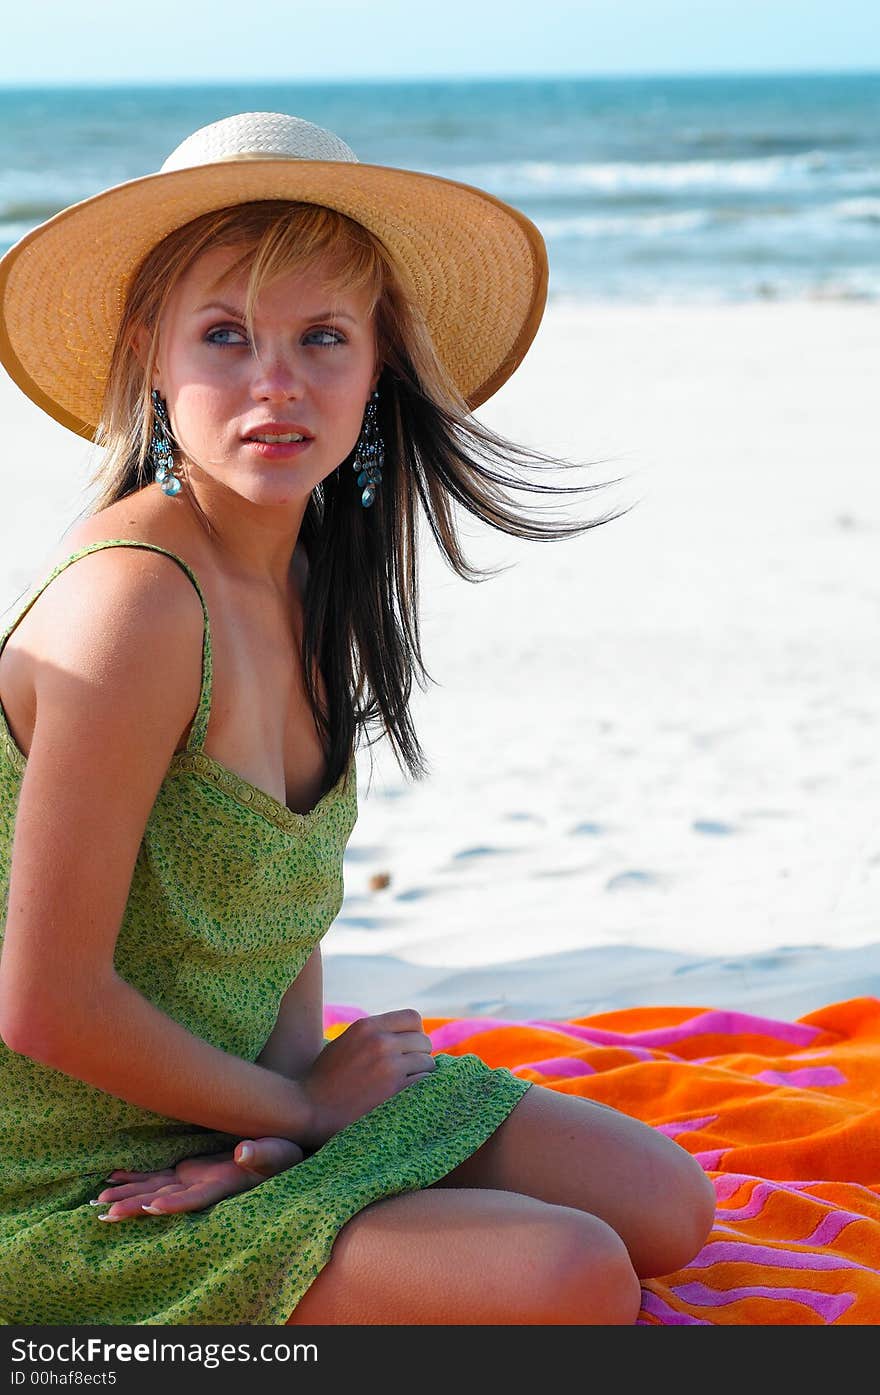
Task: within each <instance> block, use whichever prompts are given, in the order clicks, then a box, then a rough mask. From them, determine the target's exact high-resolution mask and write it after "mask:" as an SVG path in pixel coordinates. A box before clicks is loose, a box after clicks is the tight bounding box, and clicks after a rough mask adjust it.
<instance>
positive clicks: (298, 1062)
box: [257, 945, 324, 1080]
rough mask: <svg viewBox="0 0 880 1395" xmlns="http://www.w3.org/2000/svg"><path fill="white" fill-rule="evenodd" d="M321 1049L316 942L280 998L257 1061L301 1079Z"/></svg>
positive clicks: (321, 990) (320, 973)
mask: <svg viewBox="0 0 880 1395" xmlns="http://www.w3.org/2000/svg"><path fill="white" fill-rule="evenodd" d="M323 1049H324V975H323V971H322V964H321V947H320V945H317V946H316V947H315V949H314V950H313V951H312V953H311V954H310V955H309V957H308V959H307V960H306V962H305V964H304V965H303V966H302V968H301V969H300V971H299V973H298V974H297V976H296V978H295V979H294V981H293V983H292V984H291V985H290V987H289V988H288V990H287V992H286V993H285V995H284V997H283V998H282V999H281V1006H280V1008H279V1009H278V1017H277V1018H276V1020H275V1026H274V1027H273V1028H272V1031H271V1033H270V1035H269V1038H268V1040H267V1042H266V1045H265V1046H264V1047H263V1049H262V1051H261V1052H260V1054H259V1056H258V1057H257V1064H258V1065H260V1066H266V1068H267V1069H268V1070H274V1071H277V1072H278V1074H279V1075H286V1076H287V1077H288V1078H289V1079H291V1080H302V1079H303V1077H304V1076H306V1075H307V1074H308V1072H309V1071H310V1070H311V1068H312V1066H313V1065H314V1064H315V1062H316V1061H317V1059H318V1057H319V1056H320V1054H321V1052H322V1050H323Z"/></svg>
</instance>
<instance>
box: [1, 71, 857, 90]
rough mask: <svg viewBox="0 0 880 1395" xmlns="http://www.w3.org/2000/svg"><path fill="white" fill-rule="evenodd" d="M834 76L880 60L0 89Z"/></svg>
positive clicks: (86, 82)
mask: <svg viewBox="0 0 880 1395" xmlns="http://www.w3.org/2000/svg"><path fill="white" fill-rule="evenodd" d="M773 77H777V78H785V77H802V78H810V77H813V78H832V77H880V66H878V67H873V68H865V67H838V68H800V67H791V68H780V67H767V68H705V69H685V70H683V69H671V68H670V69H660V68H657V69H643V70H642V69H629V70H627V71H623V70H621V71H620V72H595V73H588V72H577V73H574V72H571V73H569V72H558V71H556V72H549V71H548V72H531V73H524V72H511V73H405V74H394V75H390V74H378V75H376V76H372V77H368V76H365V75H363V74H346V75H343V76H338V75H336V76H333V77H299V76H297V77H281V76H278V77H268V78H267V77H240V76H239V77H228V76H224V77H211V78H204V77H169V78H160V79H155V78H146V77H132V78H127V79H112V80H105V79H103V78H86V79H83V78H79V79H78V80H76V81H70V80H69V79H66V78H58V79H49V80H46V79H45V78H44V79H43V80H42V81H39V82H38V81H28V82H20V81H13V80H7V79H5V78H2V77H0V92H45V91H71V92H72V91H84V90H94V89H99V90H103V91H114V90H117V89H119V88H132V87H140V88H144V89H150V90H152V89H155V88H169V87H193V88H212V87H354V86H362V87H370V86H377V87H378V86H394V85H404V84H413V83H419V84H424V85H426V86H428V85H430V84H431V83H438V84H439V83H491V82H497V83H503V82H620V81H634V82H641V81H645V80H648V81H650V80H653V79H665V78H673V79H677V80H693V81H700V80H702V79H705V78H740V79H741V78H773Z"/></svg>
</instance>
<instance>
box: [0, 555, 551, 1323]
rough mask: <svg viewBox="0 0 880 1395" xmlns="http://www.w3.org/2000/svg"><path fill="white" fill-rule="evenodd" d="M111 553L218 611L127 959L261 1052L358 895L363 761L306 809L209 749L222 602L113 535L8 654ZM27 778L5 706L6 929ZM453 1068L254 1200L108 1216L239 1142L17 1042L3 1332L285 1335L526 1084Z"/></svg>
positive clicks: (165, 1006) (2, 1110)
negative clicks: (84, 1329) (280, 1330)
mask: <svg viewBox="0 0 880 1395" xmlns="http://www.w3.org/2000/svg"><path fill="white" fill-rule="evenodd" d="M103 547H149V548H151V549H152V550H153V551H156V552H162V553H165V555H166V556H168V557H172V558H173V559H174V561H175V562H177V563H179V565H180V566H181V567H182V568H183V569H184V571H185V572H186V573H187V575H188V576H189V577H190V579H191V580H192V583H193V585H194V586H195V587H196V590H197V591H198V593H199V597H200V599H201V601H202V606H203V609H204V612H205V630H204V646H203V657H202V687H201V694H200V698H199V705H198V710H197V713H196V717H195V720H194V722H193V726H192V730H191V734H190V739H189V742H188V745H187V748H186V750H185V751H182V752H179V753H178V754H176V755H175V756H174V757H173V758H172V761H171V764H170V766H169V769H168V773H167V775H166V776H165V779H164V780H163V782H162V785H161V787H160V790H159V794H158V796H157V798H156V801H155V804H154V806H153V808H152V810H151V812H150V817H149V820H148V822H147V826H146V829H145V832H144V837H143V841H142V843H141V846H140V849H139V852H138V857H137V862H136V866H135V870H134V874H133V877H132V882H131V888H130V893H129V897H128V902H127V906H126V910H125V914H124V917H123V921H122V926H121V929H120V932H119V937H118V940H117V944H116V950H115V967H116V970H117V972H118V973H119V974H120V975H121V976H122V977H123V978H125V979H126V980H127V981H128V982H129V983H130V984H131V985H132V986H133V987H134V988H136V989H137V990H138V991H139V992H140V993H142V994H143V995H144V996H145V997H146V998H148V999H150V1001H152V1002H153V1003H155V1004H156V1006H157V1007H159V1008H161V1009H162V1011H164V1012H166V1013H168V1015H169V1016H171V1017H173V1018H175V1019H176V1020H177V1021H178V1022H180V1023H182V1024H183V1026H185V1027H186V1028H188V1030H189V1031H191V1032H194V1033H196V1034H197V1035H198V1036H200V1037H202V1038H204V1040H206V1041H208V1042H210V1043H211V1044H212V1045H214V1046H217V1047H219V1048H221V1049H222V1050H224V1051H228V1052H231V1053H233V1054H235V1055H237V1056H240V1057H242V1058H243V1059H245V1060H249V1061H254V1060H256V1058H257V1056H259V1054H260V1052H261V1050H262V1048H263V1046H264V1044H265V1042H266V1040H267V1038H268V1036H269V1034H270V1032H271V1030H272V1027H273V1026H274V1023H275V1020H276V1017H277V1013H278V1009H279V1005H280V1002H281V999H282V996H283V995H284V992H285V990H286V988H287V987H288V986H289V984H290V983H291V982H292V981H293V979H294V978H295V977H296V975H297V974H298V973H299V971H300V969H301V968H302V966H303V964H304V963H305V961H306V959H307V958H308V956H309V954H310V953H311V951H312V950H313V949H314V948H315V946H316V945H317V944H318V942H319V941H320V940H321V938H322V937H323V935H324V934H325V933H326V931H327V929H328V928H329V926H330V924H331V922H332V921H333V919H334V918H335V916H336V915H337V914H338V912H339V909H340V906H341V904H342V898H343V875H342V873H343V854H344V852H345V847H346V844H347V842H348V839H349V837H350V835H351V831H352V829H353V827H354V824H355V821H356V818H357V789H356V783H357V772H356V766H355V761H354V757H352V760H351V763H350V765H349V768H348V770H347V771H345V772H344V773H343V775H342V777H341V778H340V779H339V781H338V782H337V783H336V785H335V786H334V787H333V788H332V789H330V790H329V791H328V792H327V793H326V794H325V795H324V797H323V798H322V799H321V800H320V801H319V802H318V803H317V804H316V805H315V807H314V809H312V810H311V811H310V812H309V813H308V814H298V813H294V812H292V811H291V810H290V809H288V808H287V807H286V806H285V805H283V804H281V803H279V802H278V801H277V800H275V799H273V798H271V797H270V796H269V795H267V794H265V793H264V792H263V791H260V790H258V789H256V788H255V787H254V786H253V785H251V784H249V783H248V782H247V781H246V780H243V779H241V778H240V777H239V776H237V775H235V774H234V773H233V772H232V771H230V770H229V769H228V768H226V767H225V766H223V765H221V764H219V763H218V762H217V761H215V760H213V759H212V758H211V757H210V756H207V755H205V753H204V752H203V750H202V745H203V743H204V739H205V732H206V730H207V725H208V715H209V712H210V707H211V679H212V660H211V633H210V623H209V618H208V611H207V607H206V605H205V599H204V596H203V594H202V591H201V588H200V586H199V583H198V581H197V580H196V577H195V576H194V575H193V572H192V571H191V569H190V568H189V567H188V566H187V564H186V563H185V562H183V561H182V560H181V559H180V558H179V557H177V556H176V555H175V554H174V553H171V552H168V551H167V549H165V548H161V547H155V546H154V545H153V544H149V543H141V542H135V541H132V540H129V539H121V538H117V539H112V540H106V541H103V542H96V543H93V544H92V545H91V546H89V547H84V548H82V549H81V550H80V551H78V552H75V553H74V554H73V555H72V556H71V557H68V558H67V559H66V561H64V562H62V563H61V564H60V565H59V566H57V567H56V568H55V570H54V571H53V572H52V573H51V575H50V576H49V577H48V578H47V579H46V581H45V582H43V583H42V585H41V586H40V587H39V588H38V590H37V591H36V592H35V593H34V594H33V595H32V596H31V598H30V600H29V601H28V602H27V604H26V605H25V607H24V609H23V610H21V611H20V613H19V615H18V616H17V617H16V619H15V620H14V621H13V622H12V624H11V625H9V626H8V628H7V629H6V630H5V631H4V632H3V634H2V636H0V651H2V649H3V646H4V644H5V642H6V639H7V638H8V636H9V634H10V633H11V632H12V630H13V629H14V628H15V625H16V624H17V623H18V620H19V619H21V617H22V616H23V615H24V614H25V613H26V612H27V610H28V609H29V608H30V606H31V605H32V604H33V603H34V601H35V600H36V599H37V597H38V596H39V595H40V594H41V593H42V591H43V590H44V589H45V587H46V586H47V585H48V584H49V583H50V582H51V581H52V580H53V579H54V577H55V576H57V575H58V573H59V572H61V571H62V570H63V569H64V568H65V567H67V566H69V565H70V564H71V563H72V562H75V561H77V560H78V559H79V558H81V557H84V556H86V555H87V554H88V553H90V552H93V551H95V550H96V549H98V548H103ZM25 765H26V760H25V757H24V755H23V754H22V752H21V751H20V750H19V749H18V747H17V746H16V744H15V742H14V741H13V738H12V735H11V732H10V730H9V726H8V723H7V721H6V716H5V713H4V712H3V709H2V706H0V910H2V923H3V924H5V919H6V910H7V907H8V896H9V876H10V862H11V854H12V839H13V830H14V825H15V814H16V807H17V801H18V795H19V791H20V788H21V782H22V778H23V776H24V772H25ZM71 952H73V947H71ZM108 1048H112V1043H108ZM435 1060H436V1070H434V1071H432V1072H431V1074H430V1075H429V1076H426V1077H425V1078H423V1079H421V1080H418V1081H414V1082H413V1084H412V1085H410V1086H408V1087H407V1088H406V1089H404V1090H402V1091H401V1092H400V1093H399V1094H397V1095H394V1096H392V1097H391V1098H390V1099H388V1100H386V1101H384V1103H382V1104H380V1105H378V1106H377V1107H376V1108H375V1109H372V1110H370V1111H369V1113H367V1114H365V1115H363V1116H362V1117H361V1118H360V1119H357V1120H355V1122H354V1123H352V1124H350V1125H349V1126H348V1127H347V1128H345V1129H343V1130H342V1131H341V1132H339V1133H337V1134H336V1135H335V1136H334V1137H333V1138H331V1139H330V1140H329V1141H328V1142H327V1143H325V1144H324V1146H323V1147H322V1148H320V1149H318V1150H317V1151H316V1152H315V1153H313V1154H311V1155H310V1156H309V1157H308V1158H306V1159H305V1161H303V1162H302V1163H299V1164H298V1165H297V1166H295V1167H292V1168H290V1169H288V1170H287V1171H286V1172H283V1173H280V1174H279V1175H278V1176H276V1177H272V1178H270V1179H268V1180H267V1181H265V1182H262V1183H260V1184H259V1185H258V1186H256V1187H254V1188H253V1189H252V1190H251V1191H248V1192H243V1193H241V1194H239V1195H237V1196H233V1197H229V1198H227V1199H225V1200H223V1201H220V1202H217V1203H216V1204H215V1205H214V1206H211V1207H208V1208H207V1209H205V1210H203V1211H196V1212H190V1213H185V1214H182V1215H178V1216H167V1217H158V1216H155V1217H150V1218H149V1220H148V1221H126V1222H122V1223H120V1224H118V1225H107V1224H106V1223H102V1222H100V1221H99V1220H98V1218H97V1212H98V1211H99V1210H100V1208H97V1207H93V1206H90V1205H89V1204H88V1203H89V1200H90V1198H92V1197H94V1196H95V1195H96V1194H97V1192H98V1191H100V1190H101V1188H102V1186H103V1185H104V1180H105V1178H106V1177H107V1175H108V1173H110V1172H111V1171H113V1170H114V1169H116V1168H121V1169H126V1170H140V1171H148V1170H153V1169H157V1168H166V1167H170V1166H173V1165H174V1163H176V1162H178V1161H179V1160H180V1159H182V1158H187V1157H191V1156H193V1155H195V1154H199V1153H212V1152H222V1151H223V1150H225V1149H229V1148H232V1147H233V1146H234V1145H235V1143H236V1142H237V1141H238V1137H239V1136H238V1135H233V1134H226V1133H220V1132H215V1131H212V1130H208V1129H205V1128H202V1127H200V1126H197V1125H195V1124H189V1123H185V1122H181V1121H180V1120H177V1119H171V1118H167V1117H165V1116H164V1115H161V1114H154V1113H151V1112H150V1111H149V1110H146V1109H142V1108H140V1107H138V1106H135V1105H133V1104H129V1103H127V1102H126V1101H125V1100H123V1099H120V1098H118V1097H117V1096H115V1095H111V1094H108V1093H106V1092H104V1091H102V1090H99V1089H97V1088H95V1087H94V1086H92V1085H89V1084H87V1083H85V1082H83V1081H80V1080H78V1079H76V1078H75V1077H73V1076H69V1075H66V1074H64V1073H63V1072H62V1071H59V1070H55V1069H52V1068H50V1067H47V1066H44V1065H41V1064H40V1063H38V1062H36V1061H34V1060H31V1059H30V1058H29V1057H26V1056H22V1055H18V1054H16V1053H15V1052H13V1051H11V1050H9V1048H8V1047H6V1046H5V1045H4V1044H3V1043H2V1042H0V1320H2V1321H3V1322H4V1323H5V1324H7V1325H10V1324H13V1325H19V1324H24V1325H48V1324H79V1323H89V1324H90V1323H96V1324H119V1323H145V1324H177V1323H181V1324H211V1323H218V1324H271V1323H279V1324H283V1323H286V1322H287V1320H288V1318H289V1316H290V1314H291V1313H292V1311H293V1309H294V1308H295V1307H296V1304H297V1303H298V1302H299V1300H300V1298H302V1296H303V1294H304V1293H305V1292H306V1290H307V1289H308V1287H309V1285H310V1284H311V1283H312V1282H313V1280H314V1279H315V1277H316V1276H317V1275H318V1273H319V1272H320V1270H321V1269H322V1267H323V1266H324V1265H325V1264H326V1263H327V1261H328V1259H329V1258H330V1251H331V1247H332V1245H333V1241H334V1239H335V1237H336V1235H337V1234H338V1232H339V1230H340V1228H341V1227H342V1226H343V1225H345V1223H346V1221H348V1220H349V1219H350V1218H351V1217H352V1216H354V1215H355V1214H356V1212H358V1211H359V1210H361V1209H362V1208H363V1207H365V1206H367V1205H369V1204H370V1203H371V1202H373V1201H376V1200H378V1199H379V1198H381V1197H386V1196H393V1195H396V1194H398V1193H401V1192H407V1191H412V1190H414V1189H417V1188H420V1187H425V1186H428V1185H430V1184H431V1183H432V1182H435V1181H437V1180H438V1179H439V1178H441V1177H443V1176H444V1175H445V1174H446V1173H448V1172H450V1171H451V1170H452V1168H454V1167H456V1166H457V1165H458V1164H459V1163H460V1162H462V1161H463V1160H464V1159H465V1158H467V1157H469V1156H470V1154H471V1153H473V1152H474V1151H475V1150H476V1149H477V1148H478V1147H479V1146H480V1144H482V1143H483V1142H484V1141H485V1140H486V1139H487V1138H488V1137H489V1135H490V1134H491V1133H492V1132H493V1131H494V1130H495V1129H496V1128H497V1127H498V1125H499V1124H500V1123H501V1122H502V1120H504V1119H505V1118H506V1116H507V1115H508V1114H509V1113H510V1111H511V1110H512V1109H513V1107H514V1105H516V1103H517V1102H518V1100H519V1099H520V1098H521V1097H522V1095H523V1094H524V1092H525V1091H526V1090H527V1089H528V1088H529V1085H528V1082H526V1081H523V1080H520V1079H518V1078H517V1077H516V1076H514V1075H513V1074H511V1072H510V1071H508V1070H506V1069H504V1068H500V1069H490V1068H489V1067H488V1066H487V1065H486V1064H485V1063H484V1062H483V1061H482V1060H481V1059H480V1058H479V1057H477V1056H474V1055H462V1056H452V1055H444V1054H442V1053H440V1054H437V1055H436V1056H435Z"/></svg>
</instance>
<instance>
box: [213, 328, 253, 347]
mask: <svg viewBox="0 0 880 1395" xmlns="http://www.w3.org/2000/svg"><path fill="white" fill-rule="evenodd" d="M223 334H226V335H230V334H234V335H237V336H238V338H237V340H234V339H220V338H218V337H217V336H218V335H223ZM205 338H206V339H207V341H208V343H209V344H233V345H234V344H236V343H239V344H246V343H247V338H246V336H245V335H244V334H243V333H242V331H241V330H240V329H235V328H234V327H233V326H232V325H218V327H217V328H216V329H209V330H208V333H207V334H206V335H205Z"/></svg>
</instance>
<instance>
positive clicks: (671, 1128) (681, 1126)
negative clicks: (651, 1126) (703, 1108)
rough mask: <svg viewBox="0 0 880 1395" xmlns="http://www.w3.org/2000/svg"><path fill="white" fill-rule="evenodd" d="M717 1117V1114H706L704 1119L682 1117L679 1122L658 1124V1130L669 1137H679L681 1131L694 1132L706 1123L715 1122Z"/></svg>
mask: <svg viewBox="0 0 880 1395" xmlns="http://www.w3.org/2000/svg"><path fill="white" fill-rule="evenodd" d="M717 1119H718V1115H717V1114H704V1115H703V1117H702V1119H682V1120H681V1121H680V1122H679V1123H670V1124H658V1125H657V1132H658V1133H665V1134H666V1137H667V1138H678V1135H679V1134H680V1133H694V1132H695V1130H697V1129H701V1128H703V1127H704V1126H705V1125H706V1124H714V1123H715V1122H716V1121H717Z"/></svg>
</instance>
